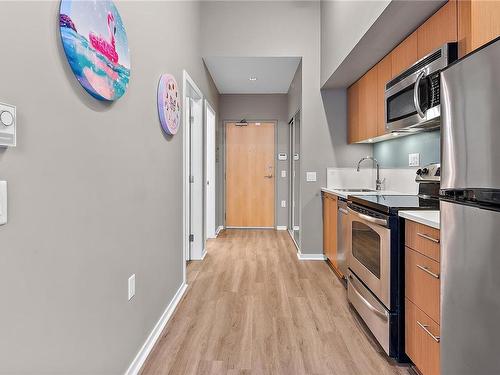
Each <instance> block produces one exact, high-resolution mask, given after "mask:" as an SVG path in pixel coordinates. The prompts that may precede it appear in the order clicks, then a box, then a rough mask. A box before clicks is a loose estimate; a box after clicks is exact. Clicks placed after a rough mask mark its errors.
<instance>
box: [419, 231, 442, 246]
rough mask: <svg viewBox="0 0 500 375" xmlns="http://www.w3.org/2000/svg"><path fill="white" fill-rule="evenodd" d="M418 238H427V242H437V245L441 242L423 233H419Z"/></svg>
mask: <svg viewBox="0 0 500 375" xmlns="http://www.w3.org/2000/svg"><path fill="white" fill-rule="evenodd" d="M417 236H419V237H422V238H425V239H426V240H429V241H432V242H435V243H439V240H438V239H436V238H432V237H431V236H428V235H426V234H423V233H419V232H417Z"/></svg>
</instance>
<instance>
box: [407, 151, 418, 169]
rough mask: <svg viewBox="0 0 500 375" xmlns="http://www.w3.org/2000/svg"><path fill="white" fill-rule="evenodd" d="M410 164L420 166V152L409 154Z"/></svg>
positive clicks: (410, 165)
mask: <svg viewBox="0 0 500 375" xmlns="http://www.w3.org/2000/svg"><path fill="white" fill-rule="evenodd" d="M408 166H409V167H419V166H420V154H419V153H415V154H408Z"/></svg>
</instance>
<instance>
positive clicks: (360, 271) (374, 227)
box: [347, 203, 391, 354]
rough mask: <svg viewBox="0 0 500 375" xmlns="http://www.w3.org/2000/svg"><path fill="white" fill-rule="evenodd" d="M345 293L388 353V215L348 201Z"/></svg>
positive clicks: (389, 277)
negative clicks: (348, 233)
mask: <svg viewBox="0 0 500 375" xmlns="http://www.w3.org/2000/svg"><path fill="white" fill-rule="evenodd" d="M348 212H349V229H350V236H349V238H350V241H349V246H348V265H349V271H348V280H347V297H348V299H349V302H350V303H351V304H352V305H353V306H354V308H355V309H356V311H357V312H358V314H359V315H360V316H361V317H362V318H363V320H364V321H365V323H366V325H367V326H368V328H370V330H371V332H372V333H373V335H374V336H375V337H376V338H377V340H378V342H379V343H380V345H381V346H382V348H383V349H384V350H385V351H386V352H387V354H389V349H390V348H389V341H390V340H389V337H390V309H391V229H390V227H389V216H387V215H384V214H382V213H379V212H375V211H372V210H369V209H367V208H364V207H361V206H357V205H354V204H352V203H350V204H349V207H348Z"/></svg>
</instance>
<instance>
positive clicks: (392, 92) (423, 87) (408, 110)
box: [385, 43, 457, 132]
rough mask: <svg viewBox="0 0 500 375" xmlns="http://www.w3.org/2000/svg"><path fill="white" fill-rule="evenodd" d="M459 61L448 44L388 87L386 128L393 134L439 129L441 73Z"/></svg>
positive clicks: (454, 45)
mask: <svg viewBox="0 0 500 375" xmlns="http://www.w3.org/2000/svg"><path fill="white" fill-rule="evenodd" d="M456 59H457V44H456V43H447V44H445V45H444V46H442V47H441V48H440V49H438V50H436V51H434V52H433V53H430V54H429V55H427V56H425V57H423V58H422V59H420V60H419V61H417V62H416V63H415V64H414V65H412V66H411V67H410V68H408V69H407V70H405V71H404V72H402V73H401V74H400V75H398V76H397V77H395V78H394V79H392V80H391V81H389V82H388V83H387V84H386V90H385V124H386V128H387V130H389V131H392V132H418V131H423V130H430V129H433V128H436V127H439V125H440V118H441V106H440V90H441V83H440V77H439V74H440V71H441V70H442V69H443V68H445V67H446V66H448V65H449V64H450V63H451V62H453V61H455V60H456Z"/></svg>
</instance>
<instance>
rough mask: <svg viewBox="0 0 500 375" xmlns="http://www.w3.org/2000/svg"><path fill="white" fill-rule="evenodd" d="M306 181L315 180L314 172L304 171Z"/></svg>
mask: <svg viewBox="0 0 500 375" xmlns="http://www.w3.org/2000/svg"><path fill="white" fill-rule="evenodd" d="M306 181H307V182H316V172H306Z"/></svg>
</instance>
